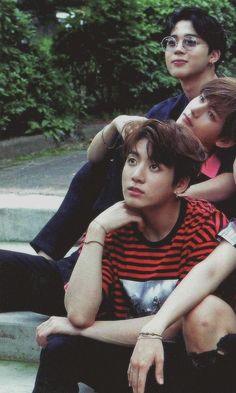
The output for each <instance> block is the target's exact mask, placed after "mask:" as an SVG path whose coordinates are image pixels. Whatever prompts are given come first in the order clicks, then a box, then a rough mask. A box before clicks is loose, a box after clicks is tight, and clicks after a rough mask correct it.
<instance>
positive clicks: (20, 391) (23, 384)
mask: <svg viewBox="0 0 236 393" xmlns="http://www.w3.org/2000/svg"><path fill="white" fill-rule="evenodd" d="M37 369H38V363H24V362H16V361H7V360H0V393H32V390H33V387H34V382H35V377H36V373H37ZM79 391H80V393H94V391H93V390H92V389H91V388H90V387H88V386H87V385H84V384H82V383H80V384H79Z"/></svg>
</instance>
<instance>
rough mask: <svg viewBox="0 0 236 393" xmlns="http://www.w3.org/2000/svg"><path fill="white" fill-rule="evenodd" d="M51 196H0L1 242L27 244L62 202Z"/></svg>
mask: <svg viewBox="0 0 236 393" xmlns="http://www.w3.org/2000/svg"><path fill="white" fill-rule="evenodd" d="M62 199H63V198H62V197H59V196H51V195H16V194H0V221H1V226H0V240H1V242H12V241H13V242H14V241H19V242H28V241H30V240H31V239H33V238H34V237H35V236H36V234H37V233H38V232H39V231H40V230H41V229H42V227H43V226H44V225H45V223H46V222H47V221H48V220H49V219H50V218H51V217H52V216H53V214H54V213H55V212H56V210H57V209H58V207H59V206H60V204H61V202H62Z"/></svg>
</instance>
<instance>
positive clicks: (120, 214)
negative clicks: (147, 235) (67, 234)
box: [92, 201, 144, 232]
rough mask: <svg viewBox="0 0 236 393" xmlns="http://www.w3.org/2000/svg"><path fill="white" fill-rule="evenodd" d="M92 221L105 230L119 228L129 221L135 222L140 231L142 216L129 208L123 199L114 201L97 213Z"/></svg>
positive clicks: (142, 223) (142, 224)
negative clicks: (111, 204)
mask: <svg viewBox="0 0 236 393" xmlns="http://www.w3.org/2000/svg"><path fill="white" fill-rule="evenodd" d="M93 222H96V223H97V224H100V225H101V226H102V227H103V228H104V230H105V231H106V232H110V231H113V230H114V229H118V228H121V227H122V226H124V225H127V224H129V223H131V222H136V223H137V224H138V226H139V229H140V230H141V231H142V230H143V227H144V221H143V218H142V217H141V216H140V214H139V213H138V212H136V211H135V210H132V209H131V208H129V206H127V205H126V203H125V201H120V202H117V203H115V204H114V205H113V206H111V207H109V208H108V209H106V210H105V211H104V212H102V213H101V214H99V216H97V217H96V218H95V220H94V221H93ZM93 222H92V223H93Z"/></svg>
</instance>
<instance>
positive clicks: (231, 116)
mask: <svg viewBox="0 0 236 393" xmlns="http://www.w3.org/2000/svg"><path fill="white" fill-rule="evenodd" d="M235 92H236V79H235V78H218V79H214V80H212V81H211V82H208V83H207V84H205V85H204V86H203V88H202V90H201V94H200V95H199V96H198V97H196V98H193V99H192V101H190V103H189V104H188V105H187V107H186V108H185V109H184V111H183V112H182V114H181V115H180V117H179V118H178V119H177V123H178V124H181V125H183V126H185V127H187V128H188V129H190V130H191V131H192V132H193V133H194V134H195V135H196V136H197V137H198V138H199V139H200V141H201V142H202V143H203V145H204V146H205V147H206V149H207V151H208V153H209V158H208V160H207V161H206V163H205V164H204V165H203V166H202V169H201V176H199V177H198V178H197V180H196V183H197V184H195V185H192V186H191V187H190V188H189V189H188V191H187V193H186V195H188V196H192V197H194V198H203V199H207V200H208V201H210V202H213V203H215V204H216V205H217V207H218V205H220V208H221V210H223V211H225V210H226V212H227V213H228V212H229V209H228V207H229V206H228V199H229V198H230V197H231V196H232V194H233V193H234V192H235V182H234V178H233V174H232V172H233V163H234V159H235V154H236V148H235V144H236V96H235ZM229 107H230V108H231V109H230V111H229ZM228 111H229V112H228ZM131 120H136V121H137V122H142V121H145V120H146V118H145V117H138V116H118V117H117V118H115V119H114V120H113V121H112V122H111V123H110V124H108V125H107V126H106V127H105V128H104V129H103V130H102V131H100V132H99V133H98V134H97V135H96V136H95V137H94V139H93V141H92V143H91V144H90V146H89V148H88V159H89V160H91V161H93V162H96V163H98V162H100V161H102V160H103V159H104V157H105V156H106V155H107V146H109V145H112V144H114V138H115V137H116V136H117V131H118V132H119V134H120V135H122V129H123V125H124V124H125V123H127V122H128V121H131ZM216 124H217V126H216ZM119 141H120V138H119ZM117 162H118V163H119V165H120V166H121V163H120V161H119V160H117ZM117 167H118V165H117ZM120 171H121V169H120ZM116 183H118V182H117V181H116ZM117 187H118V186H117ZM234 196H235V195H234ZM231 208H232V206H231Z"/></svg>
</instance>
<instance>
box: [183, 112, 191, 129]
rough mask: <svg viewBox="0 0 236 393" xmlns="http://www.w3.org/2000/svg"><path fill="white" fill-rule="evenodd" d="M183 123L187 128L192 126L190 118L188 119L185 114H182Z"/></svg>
mask: <svg viewBox="0 0 236 393" xmlns="http://www.w3.org/2000/svg"><path fill="white" fill-rule="evenodd" d="M183 121H184V123H185V124H187V125H188V126H189V127H192V126H193V123H192V120H191V118H190V117H189V116H188V115H186V113H183Z"/></svg>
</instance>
